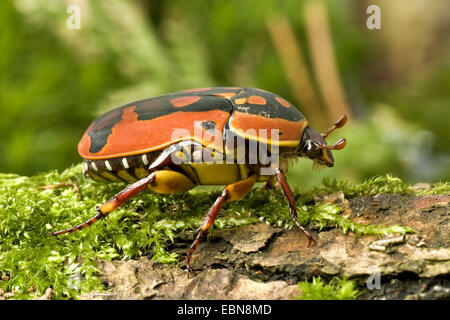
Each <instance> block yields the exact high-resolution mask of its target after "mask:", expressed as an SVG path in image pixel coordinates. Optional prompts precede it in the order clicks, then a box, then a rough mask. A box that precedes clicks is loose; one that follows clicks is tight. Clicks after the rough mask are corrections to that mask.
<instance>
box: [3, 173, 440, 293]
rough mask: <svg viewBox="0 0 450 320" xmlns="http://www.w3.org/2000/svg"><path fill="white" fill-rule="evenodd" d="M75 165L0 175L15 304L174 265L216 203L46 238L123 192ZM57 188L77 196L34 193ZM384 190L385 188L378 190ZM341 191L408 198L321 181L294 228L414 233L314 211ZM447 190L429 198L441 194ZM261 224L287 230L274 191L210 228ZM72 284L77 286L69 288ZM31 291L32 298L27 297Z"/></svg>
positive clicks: (282, 204) (328, 209)
mask: <svg viewBox="0 0 450 320" xmlns="http://www.w3.org/2000/svg"><path fill="white" fill-rule="evenodd" d="M81 171H82V170H81V165H77V166H74V167H73V168H70V169H67V170H65V171H64V172H62V173H58V172H57V171H50V172H47V173H42V174H38V175H36V176H33V177H23V176H18V175H14V174H0V275H3V274H6V275H8V276H9V278H10V279H9V280H8V281H0V288H2V289H3V290H5V291H7V292H10V291H12V290H14V292H15V295H14V298H19V299H27V298H31V297H33V296H35V295H37V296H39V295H42V294H43V293H44V291H45V290H46V288H48V287H52V288H53V289H54V290H55V291H56V298H57V299H65V298H77V297H78V296H79V295H80V294H81V293H85V292H89V291H92V290H102V288H103V287H102V285H101V282H100V279H99V277H98V274H99V273H98V270H97V268H96V266H95V260H96V259H98V258H102V259H108V260H112V259H123V258H136V257H139V256H140V255H145V254H148V253H151V255H152V259H153V260H154V261H160V262H163V263H176V262H177V255H176V254H175V253H173V252H169V251H168V250H166V247H167V244H168V243H170V242H171V241H173V239H174V237H175V236H176V235H177V234H179V233H180V232H182V231H184V230H195V229H196V228H197V227H198V226H199V225H200V223H201V222H202V220H203V217H204V215H205V212H207V210H208V208H209V207H210V206H211V204H212V203H213V202H214V201H215V199H216V198H217V197H218V195H219V192H220V189H219V188H214V189H212V190H211V189H209V191H208V192H205V191H202V189H200V190H193V191H191V192H187V193H180V194H173V195H155V194H152V193H150V192H144V193H142V194H139V195H138V196H136V197H134V198H133V199H132V200H130V201H129V202H128V203H126V204H125V205H123V206H122V207H120V208H118V209H117V210H115V211H114V212H113V213H112V214H110V215H109V216H108V217H107V218H106V219H103V220H100V221H98V222H97V223H95V224H93V225H92V226H90V227H89V228H87V229H85V230H83V231H79V232H75V233H72V234H70V235H62V236H59V237H48V236H46V234H48V233H49V232H52V231H56V230H61V229H64V228H68V227H71V226H74V225H77V224H79V223H82V222H83V221H85V220H87V219H88V218H90V217H91V216H93V215H94V213H95V209H96V207H98V206H99V205H100V204H102V203H104V202H106V201H107V200H108V199H109V198H110V197H112V196H113V195H114V194H116V193H117V192H119V191H120V190H121V189H122V188H123V187H124V185H123V184H118V183H109V184H103V183H96V182H93V181H91V180H89V179H85V178H84V177H83V175H82V173H81ZM63 181H71V182H76V183H77V184H78V185H79V188H80V192H81V194H82V196H83V198H82V199H80V198H79V196H78V194H77V193H76V192H75V191H74V190H73V189H72V188H70V187H66V188H59V189H53V190H40V189H38V187H39V186H44V185H48V184H55V183H59V182H63ZM385 183H387V184H388V187H386V186H385V185H383V184H385ZM336 190H343V191H344V193H345V194H346V196H348V197H354V196H359V195H372V194H374V192H397V191H398V192H401V193H404V192H409V189H408V188H406V187H405V186H403V185H402V184H401V182H400V181H399V180H398V179H397V178H393V177H391V176H386V177H382V178H374V179H371V180H369V181H368V182H365V183H363V184H361V185H355V186H351V185H349V184H348V183H344V182H341V181H336V180H333V181H331V180H330V181H325V182H324V185H323V186H321V187H320V188H316V189H314V190H312V191H311V192H309V193H307V194H299V193H295V196H296V199H297V206H298V216H299V221H300V223H301V224H303V225H306V226H307V225H308V224H310V223H315V224H319V226H320V227H321V228H323V227H338V228H341V229H342V230H343V231H344V232H348V231H353V232H355V233H361V234H379V235H382V234H388V233H391V232H398V233H406V232H413V230H412V229H410V228H407V227H403V226H377V225H369V226H367V225H361V224H357V223H354V222H353V221H351V220H350V219H348V218H347V217H344V216H342V214H341V211H342V209H341V208H340V207H338V206H336V205H333V204H320V203H319V204H316V203H314V201H312V197H313V195H315V194H316V195H317V194H323V193H328V192H332V191H336ZM446 190H448V184H442V185H438V186H437V187H436V189H431V191H429V192H434V193H439V192H447V191H446ZM259 221H264V222H266V223H268V224H271V225H277V226H284V227H287V228H292V227H293V223H292V219H291V218H290V216H289V211H288V208H287V204H286V201H285V199H284V197H283V194H282V192H281V191H279V190H277V191H275V192H273V191H262V190H260V189H258V188H255V189H254V190H253V191H252V192H250V194H249V195H248V196H247V197H245V198H244V199H243V200H241V201H238V202H234V203H231V204H229V205H228V206H227V207H226V209H225V210H224V212H223V213H222V214H221V215H220V217H219V218H218V219H217V220H216V223H215V228H225V227H231V226H237V225H245V224H251V223H256V222H259ZM74 279H78V280H80V281H74ZM30 288H33V289H34V291H33V292H31V293H30V292H29V289H30Z"/></svg>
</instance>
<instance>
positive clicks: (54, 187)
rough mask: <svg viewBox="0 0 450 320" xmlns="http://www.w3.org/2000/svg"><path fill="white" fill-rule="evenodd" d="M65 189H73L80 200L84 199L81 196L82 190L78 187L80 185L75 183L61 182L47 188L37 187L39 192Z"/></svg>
mask: <svg viewBox="0 0 450 320" xmlns="http://www.w3.org/2000/svg"><path fill="white" fill-rule="evenodd" d="M64 187H72V188H73V189H74V190H75V192H76V193H77V194H78V197H79V198H80V200H82V199H83V197H82V196H81V192H80V188H79V187H78V184H76V183H74V182H61V183H58V184H48V185H46V186H40V187H37V189H38V190H42V189H47V190H48V189H58V188H64Z"/></svg>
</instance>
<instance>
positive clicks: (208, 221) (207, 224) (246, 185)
mask: <svg viewBox="0 0 450 320" xmlns="http://www.w3.org/2000/svg"><path fill="white" fill-rule="evenodd" d="M255 182H256V176H255V175H253V176H250V177H249V178H247V179H244V180H241V181H238V182H236V183H233V184H230V185H228V186H226V187H225V189H223V191H222V193H221V194H220V196H219V197H218V198H217V200H216V201H215V202H214V204H213V205H212V206H211V208H210V209H209V211H208V213H207V214H206V217H205V219H204V220H203V222H202V224H201V225H200V227H199V228H198V229H197V231H196V232H197V237H196V238H195V240H194V242H193V243H192V245H191V248H190V249H189V252H188V254H187V257H186V266H187V270H188V272H190V271H191V258H192V254H193V253H194V251H195V248H196V247H197V246H198V244H199V243H200V241H202V239H203V238H204V237H205V235H206V234H207V233H208V230H209V229H210V228H211V227H212V226H213V224H214V221H215V220H216V218H217V216H218V215H219V212H220V209H222V207H223V205H224V203H226V202H232V201H236V200H239V199H241V198H243V197H244V196H245V195H246V194H247V193H248V192H249V191H250V190H251V189H252V187H253V185H254V184H255Z"/></svg>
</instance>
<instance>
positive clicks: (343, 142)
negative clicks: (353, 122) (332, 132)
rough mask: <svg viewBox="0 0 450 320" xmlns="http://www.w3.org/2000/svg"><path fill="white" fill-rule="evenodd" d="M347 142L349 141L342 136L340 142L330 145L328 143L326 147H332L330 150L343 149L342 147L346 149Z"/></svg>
mask: <svg viewBox="0 0 450 320" xmlns="http://www.w3.org/2000/svg"><path fill="white" fill-rule="evenodd" d="M346 143H347V141H346V140H345V138H342V139H341V140H339V141H338V142H336V143H335V144H333V145H332V146H328V145H327V146H325V147H326V148H328V149H330V150H341V149H344V147H345V145H346Z"/></svg>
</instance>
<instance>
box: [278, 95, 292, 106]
mask: <svg viewBox="0 0 450 320" xmlns="http://www.w3.org/2000/svg"><path fill="white" fill-rule="evenodd" d="M275 100H277V101H278V103H279V104H281V105H282V106H283V107H286V108H290V106H291V104H290V103H289V102H287V101H286V100H284V99H283V98H280V97H275Z"/></svg>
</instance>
